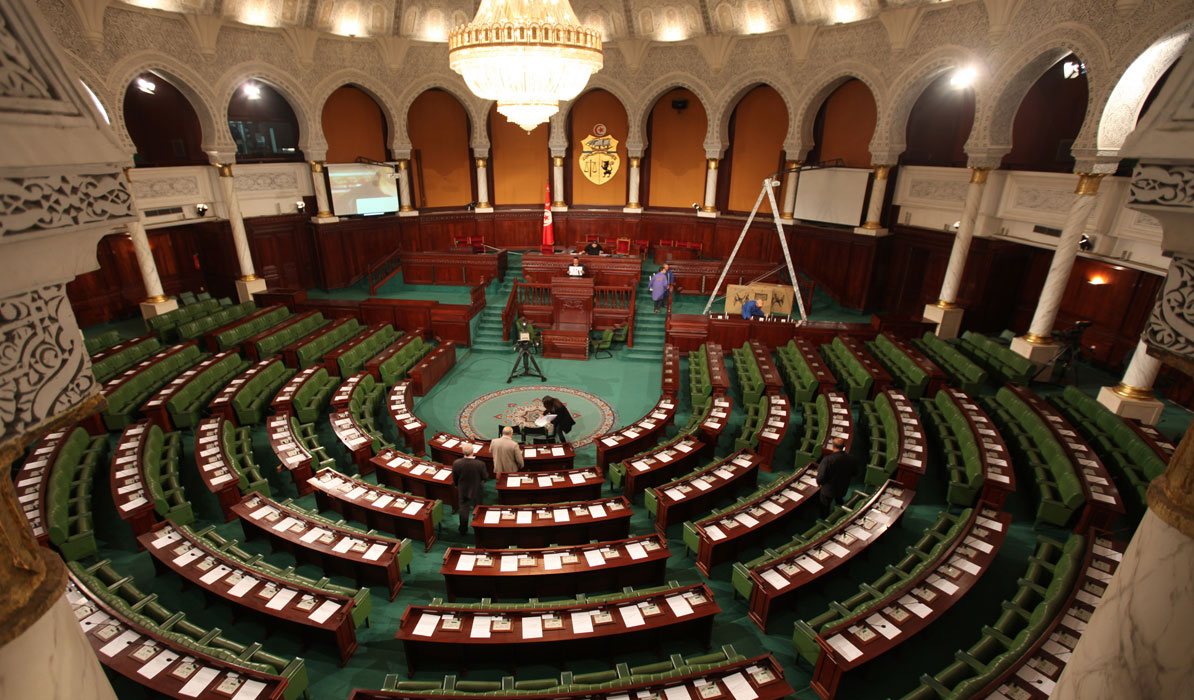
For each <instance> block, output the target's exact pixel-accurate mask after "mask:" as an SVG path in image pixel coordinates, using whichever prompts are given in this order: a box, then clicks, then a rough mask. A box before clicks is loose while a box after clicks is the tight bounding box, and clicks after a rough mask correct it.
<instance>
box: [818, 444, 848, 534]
mask: <svg viewBox="0 0 1194 700" xmlns="http://www.w3.org/2000/svg"><path fill="white" fill-rule="evenodd" d="M829 449H830V453H829V454H827V455H825V456H824V457H822V458H821V463H820V464H818V465H817V484H818V485H819V486H820V487H821V493H820V499H819V501H818V505H820V508H821V517H822V518H824V517H826V516H828V515H829V512H830V511H831V510H833V505H834V504H835V503H840V502H841V500H842V499H843V498H844V497H845V496H846V491H848V490H849V489H850V480H851V479H853V478H854V472H855V471H857V469H858V465H857V464H855V462H854V458H853V457H851V456H850V453H849V452H846V441H845V440H843V439H842V438H833V440H831V441H830V443H829Z"/></svg>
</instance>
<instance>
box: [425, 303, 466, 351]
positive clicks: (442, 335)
mask: <svg viewBox="0 0 1194 700" xmlns="http://www.w3.org/2000/svg"><path fill="white" fill-rule="evenodd" d="M469 311H470V308H469V306H468V305H467V304H439V305H437V306H434V307H432V308H431V334H432V335H433V336H435V338H436V339H437V340H439V341H440V342H441V343H442V342H444V341H447V340H451V341H453V342H454V343H456V344H457V345H472V344H473V343H472V339H471V336H470V333H469V318H470V316H469Z"/></svg>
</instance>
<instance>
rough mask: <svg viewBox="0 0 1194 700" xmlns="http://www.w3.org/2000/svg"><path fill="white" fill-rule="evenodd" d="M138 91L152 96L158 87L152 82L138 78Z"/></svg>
mask: <svg viewBox="0 0 1194 700" xmlns="http://www.w3.org/2000/svg"><path fill="white" fill-rule="evenodd" d="M137 89H138V90H140V91H141V92H143V93H145V94H146V95H152V94H153V93H154V91H155V90H157V89H158V86H157V84H156V83H154V82H153V81H152V80H147V79H145V78H137Z"/></svg>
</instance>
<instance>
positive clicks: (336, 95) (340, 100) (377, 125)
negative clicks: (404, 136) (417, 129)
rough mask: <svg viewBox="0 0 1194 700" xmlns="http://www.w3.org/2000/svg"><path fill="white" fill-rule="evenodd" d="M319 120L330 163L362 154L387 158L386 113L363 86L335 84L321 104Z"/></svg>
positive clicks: (378, 158)
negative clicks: (362, 88) (337, 86)
mask: <svg viewBox="0 0 1194 700" xmlns="http://www.w3.org/2000/svg"><path fill="white" fill-rule="evenodd" d="M322 124H323V138H324V139H325V140H326V141H327V143H328V153H327V160H328V162H329V163H352V162H354V161H355V160H356V159H357V158H362V157H363V158H369V159H371V160H380V161H386V160H390V158H389V152H388V150H387V149H386V144H387V143H388V142H389V138H390V135H389V129H388V128H387V124H386V117H385V114H383V113H382V111H381V107H380V106H379V105H378V104H377V102H376V101H374V99H373V98H372V97H371V96H370V95H369V94H368V93H366V92H365V91H364V90H361V89H360V88H357V87H354V86H352V85H344V86H342V87H339V88H337V89H336V91H335V92H333V93H332V94H331V95H330V96H328V100H327V102H325V103H324V105H323V115H322Z"/></svg>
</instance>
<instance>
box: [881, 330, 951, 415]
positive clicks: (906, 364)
mask: <svg viewBox="0 0 1194 700" xmlns="http://www.w3.org/2000/svg"><path fill="white" fill-rule="evenodd" d="M865 346H866V349H867V350H870V351H871V355H873V356H874V357H875V359H877V360H879V362H880V363H881V364H882V365H883V366H884V367H885V368H886V369H887V371H888V372H890V373H891V376H892V377H893V378H894V379H895V384H896V385H898V386H899V387H900V388H901V389H903V390H904V393H905V394H907V395H908V398H910V399H912V400H914V401H915V400H916V399H919V398H920V397H922V396H924V395H925V392H926V391H930V388H929V371H930V368H928V367H922V366H921V364H920V363H918V362H917V361H916V359H915V358H913V357H911V356H910V355H909V354H908V353H907V352H905V350H904V349H903V348H901V347H900V346H899V345H897V344H896V343H895V342H893V341H892V339H891V338H889V337H888V336H887V335H886V334H884V333H880V334H879V335H877V336H875V339H874V340H872V341H870V342H868V343H865ZM931 369H933V370H937V371H938V372H940V371H941V370H939V369H937V367H936V365H933V366H932V367H931ZM933 388H934V389H935V388H936V387H933Z"/></svg>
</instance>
